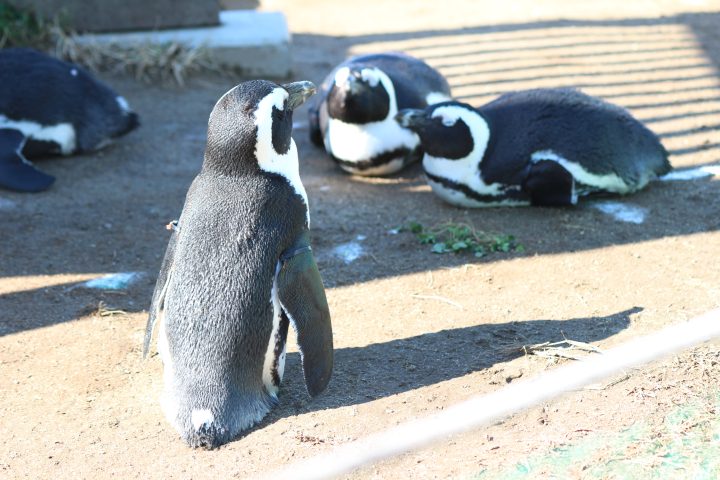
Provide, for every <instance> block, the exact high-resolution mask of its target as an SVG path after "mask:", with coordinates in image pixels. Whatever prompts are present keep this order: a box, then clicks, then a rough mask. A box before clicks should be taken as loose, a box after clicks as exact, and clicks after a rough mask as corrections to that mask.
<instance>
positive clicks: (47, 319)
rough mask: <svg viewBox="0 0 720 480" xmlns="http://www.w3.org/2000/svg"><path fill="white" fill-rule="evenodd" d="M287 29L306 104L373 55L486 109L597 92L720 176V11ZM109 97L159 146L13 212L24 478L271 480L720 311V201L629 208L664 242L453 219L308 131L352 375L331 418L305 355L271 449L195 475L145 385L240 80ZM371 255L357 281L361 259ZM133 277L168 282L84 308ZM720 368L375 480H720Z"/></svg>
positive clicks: (2, 368) (377, 8)
mask: <svg viewBox="0 0 720 480" xmlns="http://www.w3.org/2000/svg"><path fill="white" fill-rule="evenodd" d="M505 4H507V5H505ZM536 4H540V5H536ZM498 5H502V8H500V7H499V6H498ZM263 8H265V9H268V10H275V9H282V10H283V11H285V13H286V14H287V16H288V21H289V24H290V27H291V30H292V31H293V33H294V38H293V43H294V52H293V53H294V58H295V66H294V67H295V72H296V75H295V78H296V79H309V80H313V81H315V82H319V81H321V80H322V78H323V77H324V75H325V73H326V72H327V71H328V70H329V69H330V68H331V67H332V66H333V65H334V64H335V63H337V62H339V61H340V60H342V59H343V58H345V57H346V56H347V55H349V54H353V53H362V52H372V51H384V50H403V51H406V52H408V53H410V54H413V55H416V56H419V57H421V58H424V59H426V60H427V61H428V62H429V63H430V64H432V65H434V66H436V67H437V68H439V69H440V70H441V71H442V72H443V73H444V74H445V75H447V77H448V79H449V81H450V83H451V85H452V87H453V92H454V94H455V95H456V96H457V97H460V98H462V99H463V100H465V101H468V102H470V103H476V104H480V103H481V102H484V101H487V100H489V99H491V98H494V97H495V96H497V95H498V94H500V93H502V92H506V91H509V90H514V89H521V88H531V87H537V86H560V85H570V86H578V87H581V88H582V89H583V90H584V91H586V92H587V93H590V94H594V95H599V96H602V97H604V98H606V99H608V100H610V101H613V102H615V103H618V104H620V105H623V106H625V107H627V108H629V109H630V110H631V111H632V112H633V114H635V115H636V116H637V117H638V118H640V119H642V120H643V121H645V122H646V123H647V124H648V126H649V127H650V128H652V129H653V130H654V131H656V132H657V133H658V134H660V135H661V137H662V139H663V143H664V144H665V145H666V147H667V148H668V150H669V151H670V152H671V153H672V157H671V161H672V163H673V164H674V165H675V166H676V167H693V166H695V167H697V166H705V165H713V164H718V163H720V71H719V67H720V5H718V3H717V2H716V1H710V0H708V1H702V0H692V1H691V0H687V1H669V0H667V1H657V2H653V1H649V0H646V1H639V2H627V1H624V2H621V1H612V2H611V1H606V2H562V1H559V0H553V1H546V2H533V1H530V0H525V1H519V2H504V4H498V2H477V1H472V0H446V1H444V2H419V1H418V2H407V1H395V2H387V1H383V2H380V1H375V2H369V1H364V2H359V1H357V2H356V1H353V2H333V1H330V0H308V1H303V2H290V1H267V2H264V7H263ZM105 79H106V80H107V81H108V82H109V83H111V84H112V85H113V86H114V87H115V88H116V89H117V90H118V91H120V92H122V94H123V95H124V96H125V97H127V99H128V100H129V102H130V104H131V105H132V106H133V107H134V108H135V109H136V110H138V112H139V113H140V114H141V116H142V123H143V125H142V127H141V129H139V130H138V131H137V132H134V133H132V134H131V135H129V136H128V137H126V138H124V139H122V141H119V142H117V143H116V144H115V145H114V146H112V147H111V148H108V149H107V150H105V151H103V152H101V153H99V154H97V155H92V156H81V157H73V158H64V159H53V160H48V161H44V162H42V163H41V165H40V166H41V168H42V169H44V170H45V171H47V172H49V173H51V174H53V175H55V176H56V177H57V178H58V180H57V182H56V184H55V185H54V187H53V188H52V189H51V190H49V191H48V192H46V193H42V194H38V195H20V194H14V193H11V192H7V191H1V192H0V245H2V251H1V252H0V477H2V478H31V479H37V478H53V479H57V478H109V477H115V478H163V479H169V478H183V479H185V478H193V479H200V478H246V477H253V476H257V475H260V474H267V473H269V472H270V471H272V470H273V469H274V468H277V467H281V466H283V465H286V464H288V463H290V462H292V461H295V460H299V459H303V458H307V457H310V456H313V455H316V454H319V453H322V452H328V451H330V450H331V449H332V448H333V447H334V446H336V445H341V444H344V443H346V442H349V441H351V440H354V439H357V438H362V437H364V436H365V435H367V434H370V433H372V432H377V431H380V430H382V429H384V428H387V427H388V426H392V425H395V424H397V423H400V422H402V421H405V420H409V419H413V418H418V417H423V416H425V415H429V414H432V413H434V412H436V411H438V410H442V409H443V408H446V407H448V406H450V405H453V404H454V403H456V402H458V401H462V400H464V399H467V398H469V397H471V396H473V395H477V394H482V393H486V392H492V391H495V390H497V389H499V388H502V386H503V385H506V384H507V383H509V382H513V381H523V380H524V379H526V378H529V377H532V376H535V375H538V374H540V373H542V372H543V371H545V370H547V369H549V368H552V367H553V366H554V365H556V364H558V363H560V364H562V363H564V362H566V361H568V360H562V361H558V360H557V359H552V358H550V359H549V358H545V357H540V356H535V355H524V354H523V353H522V351H521V347H522V346H523V345H529V344H535V343H540V342H545V341H559V340H562V339H563V338H564V337H566V338H569V339H572V340H577V341H582V342H588V343H591V344H593V345H595V346H598V347H599V348H601V349H602V348H608V347H611V346H613V345H616V344H619V343H621V342H623V341H625V340H627V339H630V338H633V337H636V336H638V335H642V334H645V333H648V332H652V331H655V330H657V329H658V328H660V327H662V326H664V325H668V324H671V323H676V322H680V321H683V320H686V319H689V318H692V317H693V316H695V315H698V314H700V313H703V312H706V311H708V310H711V309H713V308H716V307H718V299H719V298H720V285H719V284H718V278H720V264H719V262H718V252H719V251H720V250H719V247H720V232H718V230H719V229H720V215H719V210H720V200H719V198H720V182H719V181H718V179H717V177H715V178H712V177H710V178H705V179H698V180H693V181H683V182H657V183H654V184H652V185H651V186H650V187H649V188H648V189H647V190H645V191H643V192H641V193H639V194H637V195H634V196H632V197H627V198H623V199H620V201H622V202H623V203H624V204H626V205H630V206H634V207H638V208H641V209H644V210H643V211H644V212H646V214H647V215H646V219H645V221H644V223H641V224H636V223H627V222H621V221H618V220H616V219H615V218H613V217H612V216H609V215H606V214H604V213H602V212H601V211H599V210H598V209H597V208H594V206H593V204H592V203H591V202H586V203H584V204H583V205H581V206H579V207H577V208H573V209H544V208H536V209H530V208H524V209H523V208H520V209H487V210H474V211H467V210H460V209H456V208H453V207H449V206H447V205H444V204H443V203H441V202H440V201H439V200H438V199H436V198H435V197H434V195H433V194H432V193H431V192H430V190H429V188H428V187H427V186H426V185H425V183H424V180H423V178H422V173H421V170H420V169H419V168H418V167H417V166H416V167H414V168H410V169H408V170H407V171H405V172H403V173H402V174H400V175H398V176H396V177H393V178H386V179H362V178H351V177H349V176H347V175H345V174H343V173H342V172H341V171H339V169H338V168H337V167H336V166H335V165H334V164H333V163H332V162H331V161H330V160H329V159H328V158H327V157H326V156H325V155H324V153H323V152H322V151H321V150H319V149H317V148H315V147H314V146H312V145H311V144H310V142H309V141H308V139H307V124H306V119H305V111H304V110H303V111H301V112H299V113H298V114H297V116H296V122H297V123H298V125H297V129H296V132H295V134H294V137H295V139H296V142H297V144H298V149H299V152H300V163H301V175H302V178H303V182H304V184H305V187H306V189H307V191H308V195H309V197H310V206H311V214H312V221H313V241H314V250H315V252H316V254H317V257H318V264H319V267H320V270H321V273H322V275H323V278H324V280H325V284H326V288H327V295H328V299H329V302H330V307H331V312H332V316H333V327H334V338H335V346H336V352H335V355H336V368H335V372H334V376H333V379H332V381H331V383H330V385H329V388H328V390H327V391H326V392H325V393H324V394H323V395H321V396H320V397H318V398H316V399H314V400H311V399H309V398H308V396H307V394H306V392H305V388H304V385H303V382H302V373H301V369H300V363H299V356H298V354H297V353H296V350H294V349H293V350H292V351H291V353H289V355H288V365H287V368H286V373H285V380H284V383H283V386H282V389H281V392H280V405H279V407H277V408H276V409H275V410H273V411H272V412H271V414H270V415H269V416H268V417H267V418H266V419H265V420H264V421H263V422H262V424H261V425H260V426H259V427H257V428H255V429H253V430H252V431H250V432H249V433H247V435H245V436H243V437H242V438H239V439H237V440H236V441H234V442H231V443H229V444H227V445H225V446H223V447H222V448H220V449H218V450H215V451H204V450H191V449H189V448H188V447H186V446H185V444H184V443H182V441H181V440H180V439H179V437H178V435H177V434H176V432H175V431H174V430H173V429H172V428H171V427H170V426H169V425H168V423H167V422H166V421H165V419H164V417H163V416H162V413H161V411H160V407H159V405H158V401H157V399H158V395H159V392H160V389H161V386H162V379H161V371H162V368H161V362H160V359H159V357H158V356H157V355H155V356H153V357H152V358H150V359H149V360H147V361H143V360H142V358H141V339H142V335H143V331H144V327H145V320H146V317H147V308H148V305H149V302H150V296H151V294H152V288H153V285H154V281H155V276H156V275H157V272H158V269H159V265H160V260H161V256H162V255H163V253H164V249H165V245H166V242H167V240H168V235H167V232H166V230H165V228H164V225H165V223H167V221H169V220H171V219H173V218H177V216H178V214H179V211H180V209H181V207H182V203H183V199H184V195H185V193H186V190H187V187H188V185H189V184H190V182H191V180H192V178H193V177H194V175H195V174H196V173H197V172H198V169H199V167H200V164H201V160H202V152H203V148H204V135H205V129H206V125H207V117H208V114H209V112H210V110H211V108H212V106H213V104H214V102H215V100H216V99H217V98H218V97H219V96H220V95H221V94H222V93H224V92H225V91H226V90H227V89H228V88H230V87H231V86H233V85H234V84H235V83H237V82H238V81H239V80H240V79H227V78H202V79H194V80H192V81H191V82H190V85H189V86H186V87H185V88H178V87H175V86H147V85H144V84H141V83H137V82H135V81H133V80H131V79H116V78H109V77H105ZM409 220H414V221H417V222H420V223H422V224H424V225H428V226H429V225H435V224H439V223H443V222H446V221H454V222H466V223H470V224H472V225H474V226H475V227H476V228H479V229H482V230H485V231H489V232H496V233H503V234H512V235H514V236H515V237H516V238H517V239H518V241H519V242H520V243H521V244H522V245H523V247H524V251H523V252H514V253H501V254H493V255H490V256H487V257H485V258H482V259H476V258H474V257H471V256H462V255H435V254H432V253H430V252H429V250H428V247H427V246H426V245H419V244H418V243H417V242H416V240H415V239H414V238H413V236H412V235H411V234H409V233H399V234H392V233H390V230H392V229H394V228H396V227H397V226H399V225H402V224H403V223H405V222H407V221H409ZM348 243H351V244H355V246H354V248H355V249H356V253H358V254H359V256H358V258H356V259H355V260H353V261H346V260H348V259H343V258H342V257H341V256H340V255H338V250H337V248H338V246H343V245H345V244H348ZM131 271H132V272H144V276H142V277H141V278H140V280H139V281H137V282H135V283H134V284H132V285H131V286H130V287H129V288H127V289H125V290H121V291H102V290H93V289H88V288H84V287H83V286H82V282H84V281H86V280H88V279H91V278H95V277H98V276H100V275H102V274H106V273H115V272H131ZM100 302H103V303H102V305H100V307H99V304H100ZM113 310H114V311H115V314H111V315H102V313H105V314H107V312H108V311H113ZM290 344H291V345H293V344H294V338H291V340H290ZM718 345H720V343H713V344H709V345H704V346H701V347H698V348H695V349H693V350H692V351H688V352H684V353H682V354H680V355H677V356H674V357H671V358H668V359H665V360H663V361H661V362H658V363H655V364H652V365H649V366H646V367H644V368H641V369H633V370H630V371H627V372H624V373H623V374H621V375H619V376H618V377H617V378H615V379H611V380H608V381H607V382H603V383H602V384H599V385H596V386H595V387H594V388H591V389H585V390H582V391H578V392H573V393H571V394H567V395H565V396H563V397H561V398H560V399H558V400H556V401H553V402H549V403H547V404H544V405H540V406H538V407H535V408H532V409H530V410H528V411H526V412H523V413H521V414H518V415H515V416H513V417H511V418H509V419H507V420H505V421H504V422H502V423H499V424H496V425H494V426H491V427H489V428H485V429H482V430H480V431H475V432H472V433H469V434H464V435H462V436H460V437H456V438H452V439H448V441H446V442H443V443H441V444H439V445H437V446H434V447H432V448H428V449H425V450H422V451H420V452H415V453H411V454H407V455H403V456H401V457H398V458H395V459H392V460H390V461H387V462H383V463H381V464H378V465H374V466H371V467H368V468H366V469H364V470H360V471H358V472H356V473H354V474H352V475H350V477H351V478H408V477H409V478H481V479H500V478H707V479H712V478H718V477H719V476H720V422H719V421H718V417H717V411H718V410H717V408H718V407H720V390H718V381H720V354H719V353H718Z"/></svg>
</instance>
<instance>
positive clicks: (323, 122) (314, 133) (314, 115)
mask: <svg viewBox="0 0 720 480" xmlns="http://www.w3.org/2000/svg"><path fill="white" fill-rule="evenodd" d="M327 117H328V115H327V102H325V101H324V100H323V101H321V102H320V103H319V104H317V106H314V107H311V108H310V111H309V112H308V124H309V129H310V141H311V142H312V143H314V144H315V145H316V146H318V147H322V146H324V145H325V140H324V137H325V130H326V129H327Z"/></svg>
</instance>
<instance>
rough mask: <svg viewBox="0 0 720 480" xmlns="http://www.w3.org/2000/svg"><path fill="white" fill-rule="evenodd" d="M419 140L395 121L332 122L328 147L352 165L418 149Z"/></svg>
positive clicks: (328, 130)
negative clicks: (401, 151) (396, 152)
mask: <svg viewBox="0 0 720 480" xmlns="http://www.w3.org/2000/svg"><path fill="white" fill-rule="evenodd" d="M419 143H420V139H419V138H418V136H417V135H416V134H415V133H413V132H411V131H410V130H408V129H406V128H403V127H401V126H400V125H399V124H398V123H397V122H396V121H395V120H394V119H393V118H390V117H388V118H386V119H385V120H382V121H379V122H370V123H365V124H352V123H345V122H342V121H340V120H337V119H333V118H330V119H329V120H328V128H327V134H326V135H325V147H326V149H327V150H328V151H329V152H330V153H332V154H333V155H334V156H335V157H337V158H339V159H341V160H345V161H348V162H360V161H363V160H369V159H372V158H375V157H377V156H378V155H380V154H383V153H386V152H390V151H393V150H397V149H401V148H406V149H409V150H413V149H415V148H416V147H417V146H418V144H419Z"/></svg>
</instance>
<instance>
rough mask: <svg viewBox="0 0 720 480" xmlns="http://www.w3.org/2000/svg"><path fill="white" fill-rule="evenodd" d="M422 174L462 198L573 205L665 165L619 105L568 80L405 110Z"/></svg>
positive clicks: (662, 154)
mask: <svg viewBox="0 0 720 480" xmlns="http://www.w3.org/2000/svg"><path fill="white" fill-rule="evenodd" d="M396 119H397V121H398V122H399V123H400V125H402V126H403V127H405V128H409V129H411V130H413V131H415V132H417V133H418V135H419V136H420V139H421V141H422V148H423V150H424V151H425V155H424V157H423V168H424V170H425V173H426V175H427V180H428V183H429V184H430V186H431V187H432V190H433V192H435V193H436V194H437V195H438V196H439V197H440V198H442V199H443V200H445V201H447V202H449V203H451V204H453V205H457V206H461V207H486V206H498V205H528V204H531V205H544V206H562V205H575V204H576V203H577V201H578V198H579V197H582V196H586V195H592V194H620V195H624V194H628V193H633V192H636V191H638V190H640V189H642V188H643V187H645V186H646V185H647V184H648V182H650V181H651V180H653V179H655V178H657V177H659V176H661V175H664V174H666V173H668V172H669V171H670V169H671V166H670V163H669V162H668V153H667V151H666V150H665V148H664V147H663V146H662V144H661V143H660V141H659V139H658V138H657V136H656V135H655V134H654V133H653V132H651V131H650V130H649V129H648V128H646V127H645V126H644V125H643V124H642V123H640V122H639V121H638V120H636V119H635V118H633V117H632V116H631V115H630V113H629V112H627V111H626V110H625V109H623V108H621V107H618V106H616V105H612V104H610V103H608V102H605V101H603V100H600V99H598V98H595V97H591V96H588V95H585V94H584V93H581V92H579V91H577V90H574V89H570V88H554V89H553V88H551V89H537V90H526V91H518V92H512V93H507V94H505V95H502V96H501V97H499V98H498V99H496V100H494V101H492V102H490V103H488V104H486V105H484V106H482V107H480V108H477V109H476V108H473V107H471V106H470V105H467V104H464V103H459V102H444V103H439V104H436V105H432V106H429V107H427V108H426V109H425V110H404V111H401V112H400V113H399V114H398V115H397V117H396Z"/></svg>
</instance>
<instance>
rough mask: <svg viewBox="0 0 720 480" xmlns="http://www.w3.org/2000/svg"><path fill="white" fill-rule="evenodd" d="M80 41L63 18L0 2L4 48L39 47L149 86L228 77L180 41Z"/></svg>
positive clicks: (204, 52)
mask: <svg viewBox="0 0 720 480" xmlns="http://www.w3.org/2000/svg"><path fill="white" fill-rule="evenodd" d="M79 38H80V37H79V36H78V34H77V33H76V32H73V31H72V30H71V29H69V28H67V27H66V26H65V22H63V21H62V19H61V18H59V17H57V18H55V19H53V20H51V21H47V20H43V19H41V18H40V17H37V16H35V15H34V14H32V13H31V12H29V11H22V10H18V9H15V8H13V7H11V6H8V5H5V4H0V48H6V47H30V48H35V49H37V50H42V51H46V52H48V53H50V54H51V55H54V56H56V57H58V58H60V59H62V60H67V61H69V62H73V63H76V64H78V65H81V66H83V67H85V68H87V69H88V70H90V71H93V72H105V73H110V74H112V75H129V76H132V77H134V78H135V79H137V80H140V81H144V82H147V83H167V82H175V83H176V84H178V85H184V84H185V81H186V79H187V78H188V77H190V76H193V75H197V74H203V73H213V74H227V73H230V72H229V71H228V69H226V68H225V67H223V66H222V65H221V64H220V63H219V62H217V61H216V60H215V59H214V58H213V56H212V53H211V51H210V50H209V49H208V48H206V47H204V46H199V47H193V46H189V45H185V44H182V43H178V42H167V43H150V42H146V43H138V44H135V45H118V44H114V43H100V42H92V41H90V42H88V41H80V40H79Z"/></svg>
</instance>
